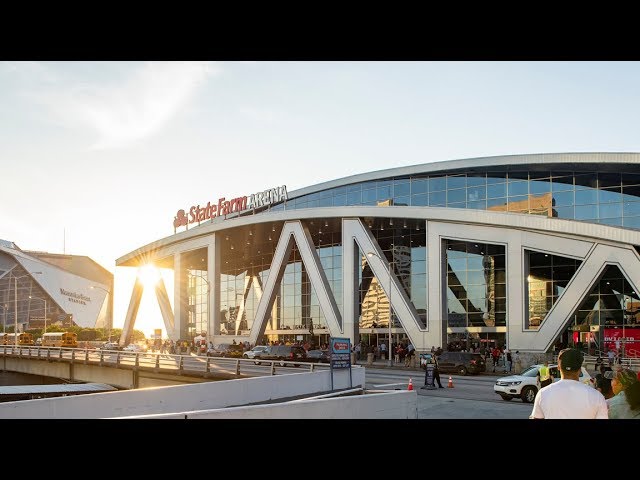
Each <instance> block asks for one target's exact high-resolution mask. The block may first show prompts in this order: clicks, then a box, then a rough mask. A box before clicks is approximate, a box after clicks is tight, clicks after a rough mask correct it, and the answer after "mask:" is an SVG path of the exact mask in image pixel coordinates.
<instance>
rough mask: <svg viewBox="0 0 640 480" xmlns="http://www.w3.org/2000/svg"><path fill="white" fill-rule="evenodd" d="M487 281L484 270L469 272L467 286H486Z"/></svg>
mask: <svg viewBox="0 0 640 480" xmlns="http://www.w3.org/2000/svg"><path fill="white" fill-rule="evenodd" d="M486 283H487V279H486V278H485V276H484V270H469V271H467V283H466V284H467V285H486Z"/></svg>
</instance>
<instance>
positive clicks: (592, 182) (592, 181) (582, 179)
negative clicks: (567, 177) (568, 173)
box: [573, 172, 598, 190]
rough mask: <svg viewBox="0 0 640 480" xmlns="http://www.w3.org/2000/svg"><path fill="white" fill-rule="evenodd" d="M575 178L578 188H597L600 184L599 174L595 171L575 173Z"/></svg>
mask: <svg viewBox="0 0 640 480" xmlns="http://www.w3.org/2000/svg"><path fill="white" fill-rule="evenodd" d="M573 178H574V182H575V185H576V190H584V189H587V188H596V187H597V186H598V175H597V174H596V173H595V172H592V173H586V174H580V175H575V176H574V177H573Z"/></svg>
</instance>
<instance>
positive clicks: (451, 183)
mask: <svg viewBox="0 0 640 480" xmlns="http://www.w3.org/2000/svg"><path fill="white" fill-rule="evenodd" d="M466 186H467V177H466V175H447V190H449V189H452V188H464V187H466Z"/></svg>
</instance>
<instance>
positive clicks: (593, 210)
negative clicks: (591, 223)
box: [574, 192, 598, 220]
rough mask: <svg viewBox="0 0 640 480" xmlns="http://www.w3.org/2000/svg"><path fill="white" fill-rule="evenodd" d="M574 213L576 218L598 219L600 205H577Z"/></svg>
mask: <svg viewBox="0 0 640 480" xmlns="http://www.w3.org/2000/svg"><path fill="white" fill-rule="evenodd" d="M576 193H577V192H576ZM574 215H575V219H576V220H593V219H596V218H598V206H597V205H576V207H575V210H574Z"/></svg>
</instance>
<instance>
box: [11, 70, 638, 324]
mask: <svg viewBox="0 0 640 480" xmlns="http://www.w3.org/2000/svg"><path fill="white" fill-rule="evenodd" d="M639 84H640V63H638V62H619V63H617V62H294V61H286V62H271V61H270V62H202V63H196V62H84V61H83V62H79V61H78V62H32V61H24V62H0V106H1V107H0V152H1V154H2V165H3V169H2V204H3V207H2V215H1V217H0V218H1V219H2V230H1V231H0V238H2V239H5V240H9V241H13V242H15V243H16V244H17V245H18V246H19V247H20V248H22V249H25V250H39V251H48V252H51V253H64V252H66V253H69V254H74V255H87V256H89V257H91V258H93V259H94V260H96V261H97V262H98V263H100V264H101V265H102V266H104V267H105V268H107V269H108V270H110V271H112V272H114V274H115V282H116V283H115V305H114V307H115V308H114V310H115V311H114V325H115V326H122V324H123V322H124V316H125V314H126V310H127V306H128V303H129V296H130V293H131V286H132V282H133V273H135V271H132V270H133V269H130V268H118V269H117V270H118V271H116V268H115V260H116V258H118V257H121V256H123V255H125V254H126V253H129V252H130V251H132V250H135V249H136V248H138V247H140V246H142V245H145V244H147V243H149V242H152V241H154V240H157V239H159V238H164V237H167V236H170V235H172V234H173V225H172V222H173V217H174V216H175V214H176V212H177V210H179V209H181V208H187V207H189V206H190V205H195V204H198V203H202V202H204V204H206V202H207V201H209V200H215V199H218V198H220V197H223V196H224V197H226V198H235V197H239V196H244V195H247V194H250V193H255V192H257V191H261V190H264V189H266V188H271V187H274V186H278V185H286V186H287V188H288V190H289V191H290V192H291V191H293V190H296V189H298V188H302V187H305V186H309V185H313V184H316V183H319V182H323V181H327V180H332V179H336V178H341V177H345V176H348V175H353V174H357V173H364V172H368V171H373V170H380V169H385V168H391V167H398V166H404V165H415V164H421V163H428V162H433V161H442V160H453V159H461V158H469V157H484V156H493V155H507V154H526V153H551V152H558V153H559V152H590V151H602V152H604V151H607V152H638V151H640V146H639V145H638V143H639V142H640V140H639V138H640V137H639V136H638V134H637V131H638V128H637V127H638V126H637V125H636V124H637V123H638V115H637V112H638V111H640V108H639V107H640V95H638V94H637V89H638V85H639ZM636 104H638V107H636ZM149 297H150V296H148V295H145V297H144V298H143V304H142V306H141V308H140V312H139V315H138V321H137V323H136V328H138V329H141V330H143V331H144V332H145V333H147V334H150V333H152V331H153V328H160V327H162V326H163V325H162V320H161V317H160V312H159V309H158V307H157V304H156V303H155V299H154V298H153V297H151V298H149Z"/></svg>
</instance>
